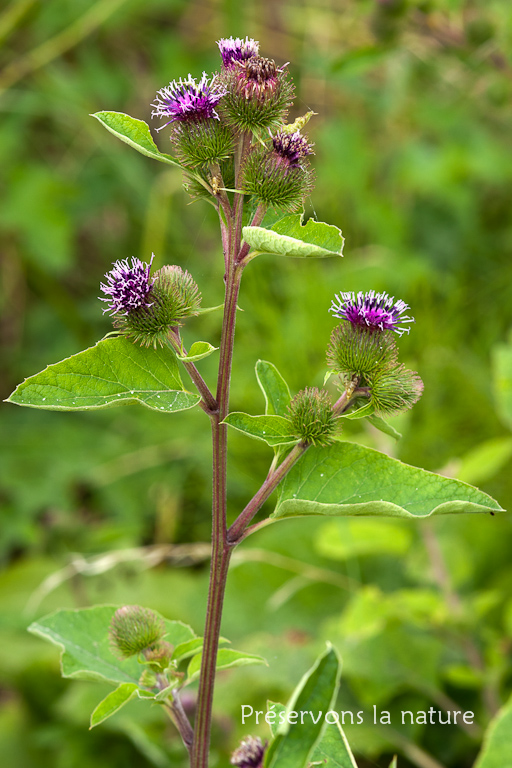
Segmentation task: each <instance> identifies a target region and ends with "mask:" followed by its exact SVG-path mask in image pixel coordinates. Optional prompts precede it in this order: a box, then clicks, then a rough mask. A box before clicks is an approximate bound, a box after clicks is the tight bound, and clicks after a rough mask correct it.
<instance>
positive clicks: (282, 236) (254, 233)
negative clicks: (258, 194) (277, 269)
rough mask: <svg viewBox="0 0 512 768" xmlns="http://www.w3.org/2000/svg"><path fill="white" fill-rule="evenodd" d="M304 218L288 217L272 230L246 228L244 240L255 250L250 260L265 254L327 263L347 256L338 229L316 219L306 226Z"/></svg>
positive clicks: (308, 222)
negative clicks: (331, 258)
mask: <svg viewBox="0 0 512 768" xmlns="http://www.w3.org/2000/svg"><path fill="white" fill-rule="evenodd" d="M303 218H304V217H303V214H300V213H297V214H294V215H292V216H285V217H284V218H282V219H280V220H279V221H278V222H277V223H276V224H274V226H273V227H271V228H270V229H265V228H264V227H244V228H243V230H242V234H243V237H244V240H245V241H246V242H247V243H248V244H249V245H250V246H251V248H252V249H253V250H252V251H251V254H250V255H249V258H253V257H255V256H258V255H260V254H262V253H272V254H278V255H279V256H291V257H293V258H299V259H307V258H317V259H318V258H319V259H324V258H327V257H328V256H342V255H343V253H342V251H343V243H344V242H345V241H344V238H343V236H342V234H341V230H340V229H338V227H335V226H333V225H332V224H324V223H323V222H320V221H314V219H308V221H307V222H306V223H305V224H303V223H302V222H303Z"/></svg>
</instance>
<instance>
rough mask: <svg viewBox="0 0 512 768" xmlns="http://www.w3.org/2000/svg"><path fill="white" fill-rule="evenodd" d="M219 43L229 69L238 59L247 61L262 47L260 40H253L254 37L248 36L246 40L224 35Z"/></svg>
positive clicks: (224, 62)
mask: <svg viewBox="0 0 512 768" xmlns="http://www.w3.org/2000/svg"><path fill="white" fill-rule="evenodd" d="M217 45H218V46H219V50H220V55H221V56H222V63H223V64H224V66H225V67H226V68H228V69H229V68H231V67H233V66H234V65H235V64H236V63H237V62H238V61H247V59H250V58H251V57H252V56H257V55H258V51H259V47H260V44H259V43H258V41H257V40H253V39H252V37H251V38H249V37H246V38H245V40H242V38H241V37H235V38H233V37H223V38H222V39H221V40H219V41H218V42H217Z"/></svg>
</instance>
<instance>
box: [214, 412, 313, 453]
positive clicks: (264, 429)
mask: <svg viewBox="0 0 512 768" xmlns="http://www.w3.org/2000/svg"><path fill="white" fill-rule="evenodd" d="M223 423H224V424H228V425H229V426H230V427H233V429H237V430H238V431H239V432H245V434H246V435H249V437H254V438H256V440H263V441H264V442H265V443H267V444H268V445H288V444H289V443H296V442H297V441H298V440H299V437H298V435H296V434H295V433H294V431H293V427H292V423H291V421H290V419H286V418H285V417H284V416H250V415H249V414H248V413H238V412H235V413H230V414H228V416H226V418H225V419H224V422H223Z"/></svg>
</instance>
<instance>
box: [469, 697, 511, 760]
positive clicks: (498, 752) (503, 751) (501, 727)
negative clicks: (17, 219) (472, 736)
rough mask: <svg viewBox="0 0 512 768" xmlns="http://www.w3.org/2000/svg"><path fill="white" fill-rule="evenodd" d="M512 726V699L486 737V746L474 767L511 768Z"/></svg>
mask: <svg viewBox="0 0 512 768" xmlns="http://www.w3.org/2000/svg"><path fill="white" fill-rule="evenodd" d="M511 727H512V700H510V701H508V702H507V704H505V706H504V707H503V708H502V709H501V710H500V712H498V714H497V715H496V717H495V718H494V720H493V721H492V722H491V724H490V725H489V728H488V731H487V733H486V734H485V737H484V746H483V748H482V751H481V753H480V754H479V756H478V758H477V761H476V763H475V765H474V768H510V766H511V765H512V756H511V754H510V732H511Z"/></svg>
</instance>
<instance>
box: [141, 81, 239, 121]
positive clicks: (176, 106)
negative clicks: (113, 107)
mask: <svg viewBox="0 0 512 768" xmlns="http://www.w3.org/2000/svg"><path fill="white" fill-rule="evenodd" d="M225 92H226V91H225V90H224V89H223V88H222V87H221V86H220V85H217V84H216V83H215V76H214V77H212V79H211V80H209V78H208V76H207V74H206V72H203V76H202V78H201V80H200V81H199V83H196V81H195V78H193V77H192V75H189V76H188V80H182V79H181V78H180V80H173V81H172V82H171V83H169V85H168V86H166V87H165V88H162V89H161V90H160V91H158V93H157V95H156V99H155V102H154V103H153V104H152V105H151V106H152V107H153V112H152V113H151V115H152V117H163V118H165V117H168V118H169V120H167V122H166V123H165V124H164V125H162V126H161V127H160V128H157V130H158V131H161V130H162V128H165V126H166V125H169V123H173V122H175V121H179V122H186V121H194V122H195V121H198V120H205V119H208V118H214V119H215V120H218V119H219V116H218V114H217V112H216V111H215V107H216V106H217V104H218V103H219V101H220V100H221V99H222V97H223V96H224V94H225Z"/></svg>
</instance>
